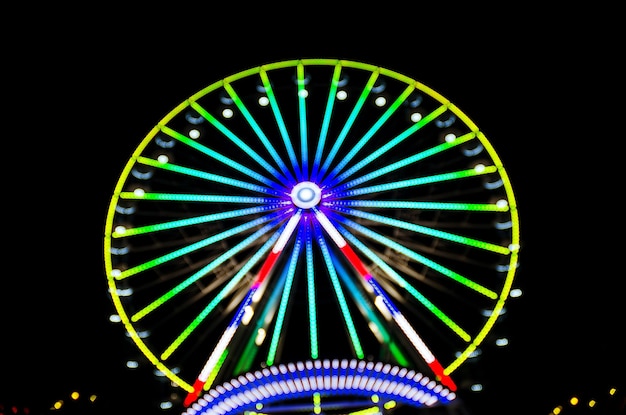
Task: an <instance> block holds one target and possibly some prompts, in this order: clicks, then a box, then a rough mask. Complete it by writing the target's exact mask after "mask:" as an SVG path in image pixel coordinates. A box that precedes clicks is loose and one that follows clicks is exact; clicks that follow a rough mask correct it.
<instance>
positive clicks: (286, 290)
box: [266, 228, 303, 366]
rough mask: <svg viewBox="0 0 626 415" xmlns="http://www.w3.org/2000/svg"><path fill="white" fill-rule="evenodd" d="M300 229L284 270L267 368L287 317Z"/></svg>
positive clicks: (273, 355) (300, 246)
mask: <svg viewBox="0 0 626 415" xmlns="http://www.w3.org/2000/svg"><path fill="white" fill-rule="evenodd" d="M302 239H303V235H302V228H300V229H299V232H298V236H297V238H296V240H295V244H294V248H293V251H291V258H290V260H289V266H288V267H287V269H286V280H285V285H284V287H282V295H281V298H280V305H279V306H278V313H277V315H276V323H275V324H274V332H273V333H272V339H271V341H270V348H269V351H268V353H267V360H266V363H267V365H268V366H271V365H273V364H274V360H275V359H276V352H277V350H278V343H279V341H280V337H281V334H282V330H283V325H284V323H285V318H286V315H287V305H288V304H289V298H290V295H291V288H292V286H293V280H294V277H295V274H296V265H297V263H298V257H299V256H300V251H301V249H302Z"/></svg>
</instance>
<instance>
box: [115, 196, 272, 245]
mask: <svg viewBox="0 0 626 415" xmlns="http://www.w3.org/2000/svg"><path fill="white" fill-rule="evenodd" d="M281 206H283V205H282V204H273V205H260V206H255V207H251V208H244V209H235V210H228V211H223V212H218V213H211V214H209V215H202V216H195V217H192V218H187V219H178V220H173V221H169V222H161V223H153V224H151V225H144V226H137V227H118V228H116V229H115V230H114V231H113V233H112V234H111V235H112V237H113V238H122V237H130V236H135V235H143V234H147V233H152V232H160V231H165V230H169V229H177V228H184V227H187V226H195V225H200V224H203V223H209V222H219V221H223V220H226V219H233V218H239V219H242V218H244V217H250V218H251V219H254V218H255V217H257V215H258V214H261V213H263V212H269V211H275V210H277V209H279V208H280V207H281Z"/></svg>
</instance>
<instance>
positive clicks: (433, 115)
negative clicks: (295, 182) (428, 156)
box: [333, 105, 448, 186]
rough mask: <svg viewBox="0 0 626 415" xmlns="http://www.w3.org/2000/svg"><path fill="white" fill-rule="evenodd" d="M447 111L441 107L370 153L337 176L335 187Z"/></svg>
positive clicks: (444, 106) (334, 182) (445, 107)
mask: <svg viewBox="0 0 626 415" xmlns="http://www.w3.org/2000/svg"><path fill="white" fill-rule="evenodd" d="M447 109H448V105H441V106H439V107H438V108H437V109H435V110H434V111H432V112H431V113H430V114H427V115H426V116H425V117H424V118H422V119H421V120H420V121H418V122H416V123H415V124H413V125H412V126H411V127H409V128H407V129H406V130H405V131H403V132H402V133H400V134H399V135H397V136H396V137H395V138H393V139H391V140H389V141H388V142H387V143H386V144H385V145H383V146H381V147H380V148H378V149H377V150H376V151H374V152H372V153H370V154H369V155H368V156H366V157H364V158H362V159H361V161H359V162H358V163H356V164H354V165H353V166H352V167H350V168H349V169H348V170H346V171H345V172H343V173H342V174H340V175H339V176H337V178H335V180H333V185H335V186H337V184H338V183H341V182H343V181H344V180H345V179H347V178H348V177H350V176H352V175H353V174H354V173H356V172H357V171H359V170H361V169H362V168H363V167H365V166H367V165H368V164H370V163H371V162H373V161H374V160H377V159H378V158H379V157H381V156H382V155H383V154H385V153H387V152H388V151H390V150H392V149H393V148H394V147H396V146H398V145H399V144H400V143H402V142H403V141H404V140H405V139H407V138H408V137H410V136H411V135H413V134H414V133H415V132H416V131H418V130H419V129H420V128H422V127H424V126H425V125H426V124H428V123H430V122H432V121H433V120H435V119H436V118H437V117H439V116H440V115H441V114H443V113H444V112H445V111H446V110H447Z"/></svg>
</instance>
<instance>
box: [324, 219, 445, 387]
mask: <svg viewBox="0 0 626 415" xmlns="http://www.w3.org/2000/svg"><path fill="white" fill-rule="evenodd" d="M314 211H315V217H316V218H317V220H318V221H319V223H320V225H321V226H322V227H323V228H324V230H325V231H326V232H327V233H328V234H329V235H330V236H331V239H332V240H333V242H335V244H336V245H337V248H339V250H340V251H341V252H342V253H343V254H344V255H345V256H346V258H347V259H348V261H349V262H350V263H351V264H352V266H354V268H355V269H356V270H357V271H358V272H359V274H360V275H361V277H363V278H364V279H365V280H366V281H367V282H368V283H369V285H370V286H371V287H372V289H373V290H374V293H375V294H376V296H379V297H380V298H381V299H382V301H381V303H380V304H381V306H384V307H385V309H386V311H387V312H388V313H389V314H390V315H391V316H392V317H393V319H394V321H395V322H396V324H397V325H398V326H399V327H400V329H401V330H402V331H403V332H404V333H405V335H406V336H407V338H408V339H409V341H410V342H411V344H413V346H414V347H415V349H416V350H417V351H418V353H419V354H420V355H421V356H422V358H423V359H424V361H425V362H426V364H427V365H428V367H430V368H431V370H432V371H433V372H434V373H435V375H436V376H437V377H438V378H439V379H440V382H441V383H442V384H443V385H445V386H447V387H448V388H450V389H451V390H453V391H454V390H456V388H457V387H456V384H455V383H454V381H453V380H452V379H451V378H450V377H449V376H448V375H446V374H445V373H444V368H443V366H442V365H441V363H439V361H438V360H437V359H436V358H435V356H434V355H433V353H432V352H431V351H430V349H429V348H428V346H426V343H424V341H423V340H422V339H421V337H420V336H419V335H418V334H417V332H416V331H415V329H414V328H413V327H412V326H411V324H410V323H409V322H408V321H407V320H406V318H405V317H404V315H403V314H402V313H401V312H400V310H399V309H398V308H397V307H396V306H395V305H394V304H393V303H392V301H391V299H390V298H389V297H388V296H387V295H386V293H385V292H384V291H383V290H382V288H381V287H380V285H378V282H377V281H376V280H375V279H374V277H373V276H372V275H371V274H370V272H369V271H368V269H367V267H366V266H365V264H364V263H363V262H362V261H361V259H360V258H359V257H358V256H357V255H356V253H355V252H354V251H353V250H352V248H351V247H350V245H348V243H347V241H346V240H345V239H344V238H343V236H341V234H340V232H339V231H338V230H337V228H336V227H335V226H334V225H333V224H332V222H331V221H330V220H329V219H328V217H327V216H326V215H325V214H324V213H323V212H322V211H320V210H319V209H314Z"/></svg>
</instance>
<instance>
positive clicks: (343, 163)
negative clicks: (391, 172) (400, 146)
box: [328, 85, 415, 181]
mask: <svg viewBox="0 0 626 415" xmlns="http://www.w3.org/2000/svg"><path fill="white" fill-rule="evenodd" d="M414 90H415V87H414V86H413V85H409V86H407V87H406V89H405V90H404V91H403V92H402V94H400V96H398V97H397V98H396V100H395V101H394V102H393V103H392V104H391V105H390V106H389V107H388V108H387V110H386V111H385V112H384V113H383V115H381V117H380V118H379V119H378V120H377V121H376V122H375V123H374V125H372V127H370V129H369V130H368V131H367V132H366V133H365V135H363V137H361V139H359V141H358V142H357V143H356V144H355V145H354V147H352V148H351V149H350V151H349V152H348V153H347V154H346V155H345V156H344V157H343V159H342V160H341V161H340V162H339V164H337V166H336V167H335V168H334V169H333V170H332V171H331V172H330V174H329V175H328V180H329V181H332V180H333V179H334V178H335V177H337V175H338V174H339V173H340V172H341V171H342V170H343V169H344V168H345V167H346V165H347V164H348V163H349V162H350V161H351V160H352V159H353V158H354V157H355V156H356V155H357V153H358V152H359V151H360V150H361V149H362V148H363V146H364V145H365V144H367V142H368V141H369V140H370V139H371V138H372V137H373V136H374V134H375V133H376V132H377V131H378V130H379V129H380V128H381V127H382V126H383V125H384V124H385V122H387V120H389V118H390V117H391V116H392V115H393V114H394V113H396V111H398V109H399V108H400V107H401V105H402V104H403V103H404V102H405V101H406V99H407V98H408V97H409V95H411V93H412V92H413V91H414Z"/></svg>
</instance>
